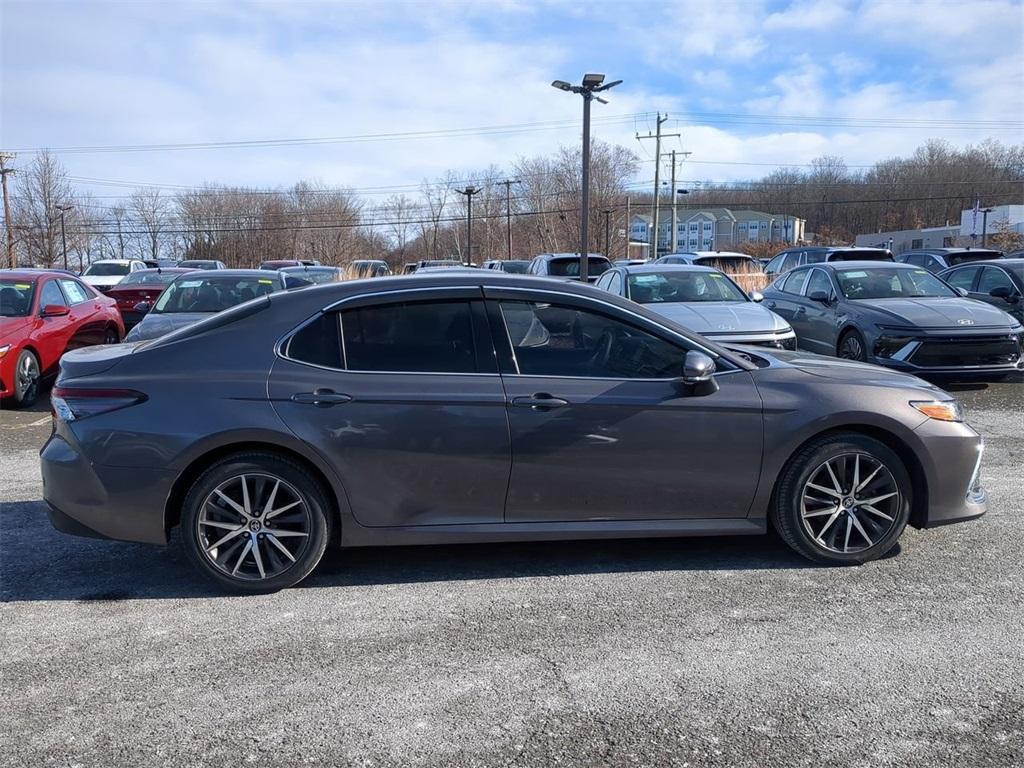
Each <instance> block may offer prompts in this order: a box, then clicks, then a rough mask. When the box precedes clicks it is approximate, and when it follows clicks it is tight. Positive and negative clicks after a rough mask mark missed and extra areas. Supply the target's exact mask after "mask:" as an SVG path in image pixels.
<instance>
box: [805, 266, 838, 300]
mask: <svg viewBox="0 0 1024 768" xmlns="http://www.w3.org/2000/svg"><path fill="white" fill-rule="evenodd" d="M815 291H821V292H822V293H824V294H825V295H826V296H831V295H832V294H833V293H834V291H833V290H832V281H831V280H830V279H829V277H828V275H826V274H825V273H824V272H822V271H821V270H820V269H815V270H813V271H812V272H811V276H810V278H809V279H808V280H807V290H806V291H805V292H804V293H806V294H807V295H808V296H810V295H811V294H812V293H814V292H815Z"/></svg>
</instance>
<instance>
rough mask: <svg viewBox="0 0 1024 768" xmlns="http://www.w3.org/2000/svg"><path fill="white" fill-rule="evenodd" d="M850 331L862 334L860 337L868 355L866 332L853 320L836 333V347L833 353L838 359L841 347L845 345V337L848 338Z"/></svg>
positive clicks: (848, 321) (844, 324)
mask: <svg viewBox="0 0 1024 768" xmlns="http://www.w3.org/2000/svg"><path fill="white" fill-rule="evenodd" d="M850 331H854V332H855V333H859V334H860V337H861V338H862V339H863V340H864V345H865V346H864V353H865V354H867V352H868V350H867V338H865V336H864V331H862V330H861V329H860V326H858V325H857V324H856V323H855V322H853V321H852V320H847V321H846V322H845V323H843V326H842V327H841V328H840V329H839V332H838V333H836V346H835V349H834V350H833V353H834V354H835V356H836V357H839V347H840V346H841V345H842V343H843V337H844V336H846V334H848V333H849V332H850Z"/></svg>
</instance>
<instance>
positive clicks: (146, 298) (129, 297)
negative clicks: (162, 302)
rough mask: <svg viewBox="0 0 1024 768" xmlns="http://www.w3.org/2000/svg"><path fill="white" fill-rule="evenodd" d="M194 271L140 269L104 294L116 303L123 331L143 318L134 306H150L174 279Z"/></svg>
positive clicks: (174, 268) (132, 326)
mask: <svg viewBox="0 0 1024 768" xmlns="http://www.w3.org/2000/svg"><path fill="white" fill-rule="evenodd" d="M194 271H195V270H194V269H178V268H176V267H167V268H163V267H161V268H159V269H140V270H138V271H136V272H132V273H131V274H130V275H128V276H127V277H126V278H125V279H124V280H122V281H121V282H120V283H118V284H117V285H115V286H114V287H113V288H108V289H107V290H106V291H104V293H105V294H106V295H107V296H109V297H110V298H112V299H113V300H114V301H116V302H117V309H118V310H119V311H120V313H121V319H122V320H123V321H124V329H125V330H126V331H130V330H131V329H132V328H134V327H135V326H136V325H138V324H139V321H140V320H142V317H143V314H142V313H140V312H136V311H135V305H136V304H141V303H143V302H145V303H147V304H149V305H150V306H152V305H153V303H154V302H155V301H156V300H157V299H158V298H160V294H161V293H163V291H164V288H166V287H167V286H168V284H169V283H170V282H171V281H172V280H174V278H176V277H177V276H178V275H180V274H183V273H185V272H194Z"/></svg>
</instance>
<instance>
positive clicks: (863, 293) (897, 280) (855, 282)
mask: <svg viewBox="0 0 1024 768" xmlns="http://www.w3.org/2000/svg"><path fill="white" fill-rule="evenodd" d="M836 278H837V279H838V280H839V290H841V291H842V292H843V295H844V296H845V297H846V298H848V299H908V298H915V299H918V298H924V297H938V296H957V295H958V294H956V293H955V292H954V291H953V289H952V288H950V287H949V286H947V285H946V284H945V283H943V282H942V281H941V280H939V278H937V277H935V275H933V274H932V273H931V272H929V271H927V270H925V269H885V268H883V267H878V268H868V269H837V270H836Z"/></svg>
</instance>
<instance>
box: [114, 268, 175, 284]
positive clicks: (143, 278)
mask: <svg viewBox="0 0 1024 768" xmlns="http://www.w3.org/2000/svg"><path fill="white" fill-rule="evenodd" d="M179 275H181V272H149V271H148V270H142V271H141V272H132V273H131V274H130V275H128V277H126V278H125V279H124V280H122V281H121V283H120V284H121V285H136V284H138V283H149V284H153V283H157V284H159V285H167V284H168V283H170V282H172V281H173V280H174V279H175V278H177V277H178V276H179Z"/></svg>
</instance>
